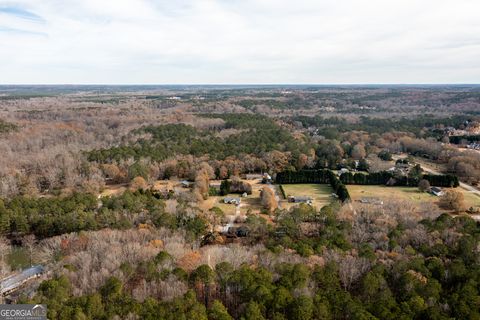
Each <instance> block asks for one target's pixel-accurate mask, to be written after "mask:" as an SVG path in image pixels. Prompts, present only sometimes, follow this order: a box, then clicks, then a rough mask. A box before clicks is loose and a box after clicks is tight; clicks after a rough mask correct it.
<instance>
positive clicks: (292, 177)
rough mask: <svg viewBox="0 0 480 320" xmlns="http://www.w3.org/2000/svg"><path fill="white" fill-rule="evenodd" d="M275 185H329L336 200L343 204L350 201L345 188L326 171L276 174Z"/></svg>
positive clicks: (335, 176)
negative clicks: (336, 197)
mask: <svg viewBox="0 0 480 320" xmlns="http://www.w3.org/2000/svg"><path fill="white" fill-rule="evenodd" d="M276 183H277V184H295V183H319V184H330V185H331V186H332V189H333V191H334V192H335V194H336V195H337V196H338V198H339V199H340V200H341V201H342V202H343V201H346V200H349V199H350V195H349V193H348V190H347V187H345V185H344V184H343V183H342V181H341V180H340V179H339V178H338V177H337V175H336V174H335V173H334V172H333V171H331V170H328V169H321V170H300V171H284V172H279V173H277V178H276Z"/></svg>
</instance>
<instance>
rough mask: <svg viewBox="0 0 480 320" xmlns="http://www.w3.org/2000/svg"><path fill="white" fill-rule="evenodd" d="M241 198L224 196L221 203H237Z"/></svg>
mask: <svg viewBox="0 0 480 320" xmlns="http://www.w3.org/2000/svg"><path fill="white" fill-rule="evenodd" d="M241 201H242V200H241V199H240V198H231V197H226V198H224V199H223V203H227V204H234V205H239V204H240V202H241Z"/></svg>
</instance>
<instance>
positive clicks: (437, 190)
mask: <svg viewBox="0 0 480 320" xmlns="http://www.w3.org/2000/svg"><path fill="white" fill-rule="evenodd" d="M430 193H431V194H433V195H435V196H437V197H441V196H443V195H444V194H445V192H443V190H442V189H441V188H439V187H431V188H430Z"/></svg>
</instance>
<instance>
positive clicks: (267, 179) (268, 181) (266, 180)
mask: <svg viewBox="0 0 480 320" xmlns="http://www.w3.org/2000/svg"><path fill="white" fill-rule="evenodd" d="M262 183H264V184H271V183H273V179H272V177H271V176H270V175H269V174H268V173H264V174H263V177H262Z"/></svg>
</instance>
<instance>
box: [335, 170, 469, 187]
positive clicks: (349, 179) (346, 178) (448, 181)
mask: <svg viewBox="0 0 480 320" xmlns="http://www.w3.org/2000/svg"><path fill="white" fill-rule="evenodd" d="M421 179H425V180H427V181H428V182H429V183H430V185H431V186H435V187H447V188H452V187H453V188H456V187H458V186H459V181H458V177H457V176H454V175H450V174H447V175H433V174H424V175H422V177H421V178H411V177H406V176H404V177H395V175H394V174H393V173H391V172H388V171H382V172H376V173H370V174H365V173H359V172H357V173H351V172H346V173H343V174H342V175H341V176H340V180H341V181H342V182H343V183H344V184H358V185H391V186H407V187H416V186H418V183H419V182H420V180H421Z"/></svg>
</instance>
